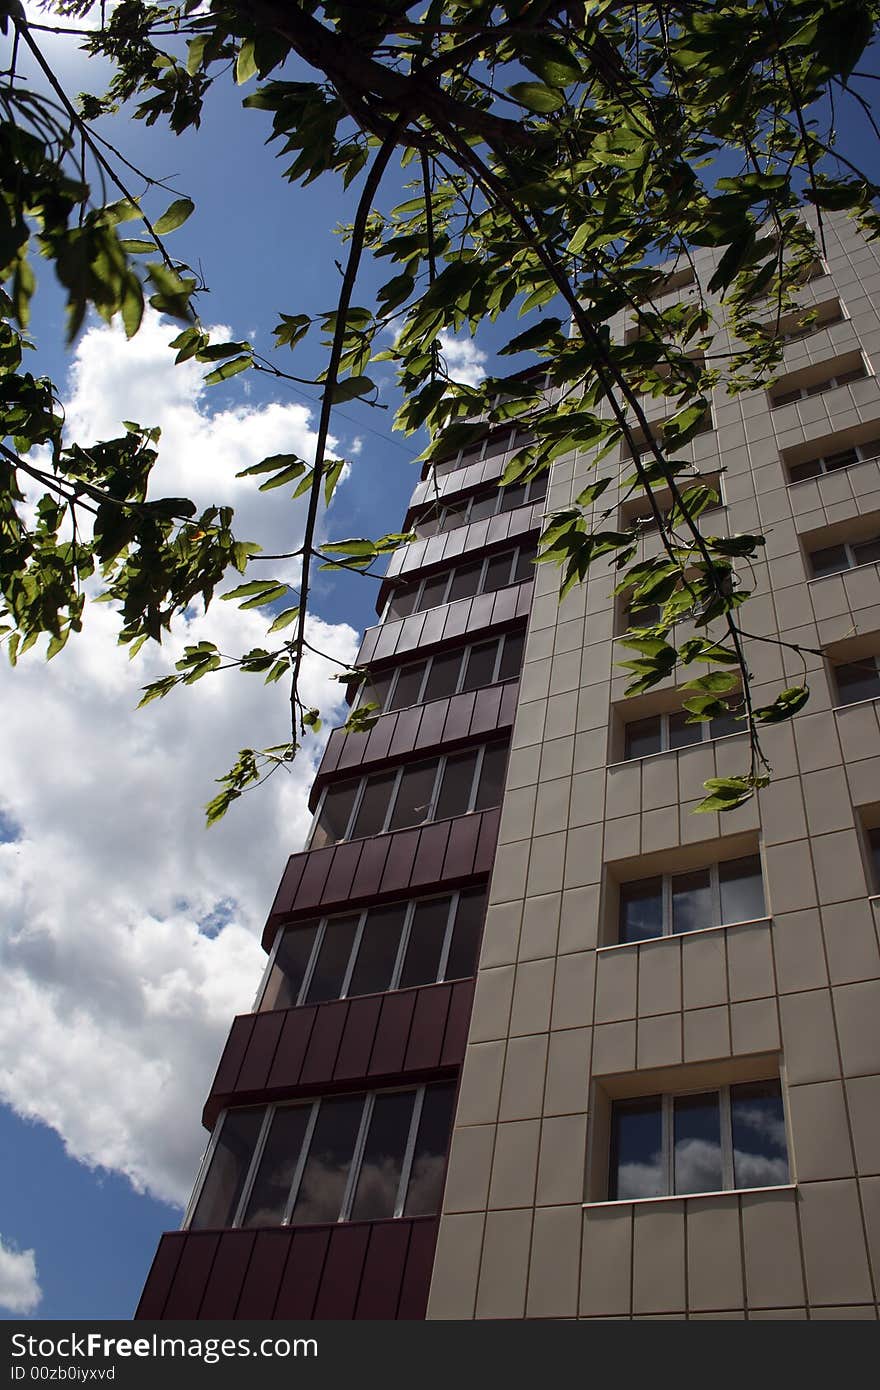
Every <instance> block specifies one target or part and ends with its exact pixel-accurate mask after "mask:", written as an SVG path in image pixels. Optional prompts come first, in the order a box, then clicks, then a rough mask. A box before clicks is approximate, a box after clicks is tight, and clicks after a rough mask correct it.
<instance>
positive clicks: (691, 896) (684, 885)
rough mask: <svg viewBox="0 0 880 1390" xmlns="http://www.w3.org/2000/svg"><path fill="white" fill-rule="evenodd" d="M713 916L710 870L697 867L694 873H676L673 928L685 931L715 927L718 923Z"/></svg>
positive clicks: (673, 898) (673, 891) (675, 930)
mask: <svg viewBox="0 0 880 1390" xmlns="http://www.w3.org/2000/svg"><path fill="white" fill-rule="evenodd" d="M712 917H713V913H712V889H711V886H710V882H709V870H708V869H697V870H696V871H695V872H694V873H692V874H676V875H675V876H674V877H673V880H672V930H673V931H674V932H685V931H699V930H700V928H701V927H715V926H717V925H718V923H717V922H714V921H713V920H712Z"/></svg>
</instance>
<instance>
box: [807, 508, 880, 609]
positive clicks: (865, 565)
mask: <svg viewBox="0 0 880 1390" xmlns="http://www.w3.org/2000/svg"><path fill="white" fill-rule="evenodd" d="M794 486H795V487H796V486H797V484H796V483H795V484H794ZM872 565H880V560H863V561H862V563H861V564H860V565H847V567H846V569H845V570H835V571H834V573H833V574H814V575H813V577H812V579H808V580H807V588H809V586H810V585H811V584H821V583H822V580H823V579H840V578H842V577H843V575H845V574H855V572H856V570H867V569H870V568H871V566H872Z"/></svg>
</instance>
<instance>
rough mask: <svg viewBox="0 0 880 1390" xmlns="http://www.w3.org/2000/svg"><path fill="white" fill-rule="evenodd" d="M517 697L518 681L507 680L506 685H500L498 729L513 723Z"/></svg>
mask: <svg viewBox="0 0 880 1390" xmlns="http://www.w3.org/2000/svg"><path fill="white" fill-rule="evenodd" d="M518 698H519V681H508V682H507V684H506V685H503V686H502V687H501V705H500V708H499V710H498V727H499V729H505V728H509V726H510V725H511V724H512V723H513V718H514V715H515V714H516V702H517V700H518Z"/></svg>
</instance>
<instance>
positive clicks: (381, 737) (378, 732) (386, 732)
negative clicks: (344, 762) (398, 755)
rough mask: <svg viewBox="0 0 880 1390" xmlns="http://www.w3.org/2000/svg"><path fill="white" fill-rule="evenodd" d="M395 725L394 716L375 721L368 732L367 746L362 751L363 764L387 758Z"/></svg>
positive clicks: (395, 719)
mask: <svg viewBox="0 0 880 1390" xmlns="http://www.w3.org/2000/svg"><path fill="white" fill-rule="evenodd" d="M396 724H397V716H396V715H394V714H387V715H385V717H384V718H383V719H378V720H377V721H376V723H375V724H374V725H373V727H372V729H371V730H370V735H369V738H368V739H367V746H366V748H365V749H364V758H363V760H364V762H365V763H378V762H381V761H382V759H383V758H387V757H388V750H389V748H390V747H391V740H392V738H393V737H394V729H395V726H396Z"/></svg>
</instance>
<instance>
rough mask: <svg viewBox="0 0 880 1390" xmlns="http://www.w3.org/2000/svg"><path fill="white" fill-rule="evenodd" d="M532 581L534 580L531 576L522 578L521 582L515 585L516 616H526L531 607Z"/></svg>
mask: <svg viewBox="0 0 880 1390" xmlns="http://www.w3.org/2000/svg"><path fill="white" fill-rule="evenodd" d="M534 583H535V581H534V579H533V578H532V579H524V580H523V582H522V584H517V586H516V590H517V593H516V616H517V617H518V618H527V617H528V616H529V613H530V611H531V607H532V589H533V588H534Z"/></svg>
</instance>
